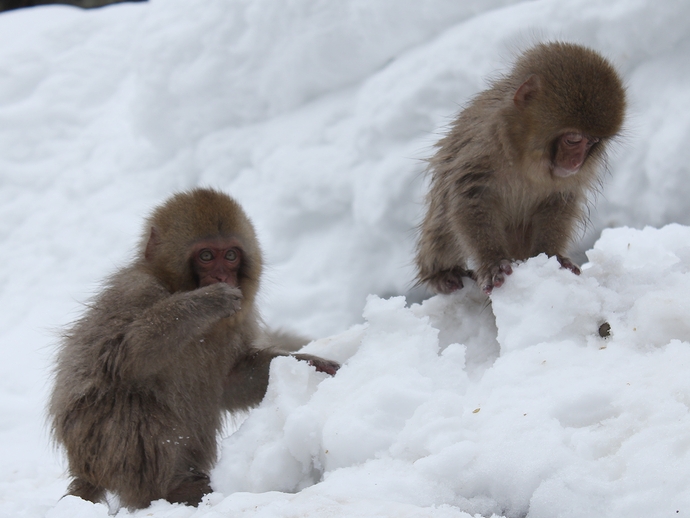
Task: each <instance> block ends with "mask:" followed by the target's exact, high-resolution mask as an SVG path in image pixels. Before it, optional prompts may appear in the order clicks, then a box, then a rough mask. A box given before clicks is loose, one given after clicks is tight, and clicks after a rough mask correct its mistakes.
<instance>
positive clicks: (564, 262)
mask: <svg viewBox="0 0 690 518" xmlns="http://www.w3.org/2000/svg"><path fill="white" fill-rule="evenodd" d="M556 259H558V262H559V263H561V268H567V269H568V270H570V271H571V272H573V273H574V274H575V275H580V267H579V266H578V265H576V264H575V263H574V262H572V261H571V260H570V259H569V258H568V257H566V256H564V255H556Z"/></svg>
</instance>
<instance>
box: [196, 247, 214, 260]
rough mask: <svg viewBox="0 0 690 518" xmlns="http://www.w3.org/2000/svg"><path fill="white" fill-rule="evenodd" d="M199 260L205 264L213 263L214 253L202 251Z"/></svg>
mask: <svg viewBox="0 0 690 518" xmlns="http://www.w3.org/2000/svg"><path fill="white" fill-rule="evenodd" d="M199 259H201V260H202V261H204V262H208V261H213V252H211V251H210V250H202V251H201V252H199Z"/></svg>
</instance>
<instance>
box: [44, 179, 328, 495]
mask: <svg viewBox="0 0 690 518" xmlns="http://www.w3.org/2000/svg"><path fill="white" fill-rule="evenodd" d="M218 236H221V237H224V238H229V239H233V240H237V241H239V243H241V250H242V258H243V259H242V264H241V267H240V270H239V274H238V278H237V280H238V284H239V286H238V287H231V286H229V285H227V284H224V283H216V284H212V285H210V286H206V287H202V288H197V285H196V281H195V279H194V274H193V269H192V267H191V265H190V252H189V251H190V248H191V246H192V245H193V243H195V242H197V241H198V240H199V239H207V238H214V237H218ZM261 268H262V262H261V251H260V249H259V245H258V242H257V240H256V235H255V232H254V229H253V227H252V224H251V223H250V221H249V219H248V218H247V216H246V215H245V214H244V212H243V211H242V209H241V207H240V206H239V205H238V204H237V203H236V202H235V201H234V200H232V199H231V198H230V197H228V196H226V195H225V194H222V193H220V192H218V191H214V190H210V189H195V190H192V191H190V192H186V193H181V194H177V195H175V196H173V197H172V198H171V199H170V200H168V201H167V202H166V203H165V204H163V205H162V206H161V207H159V208H158V209H156V210H155V211H154V212H153V214H152V216H151V217H150V218H149V219H148V221H147V223H146V225H145V229H144V237H143V239H142V244H141V246H140V250H139V254H138V257H137V258H136V259H135V260H134V262H133V263H132V264H131V265H129V266H127V267H125V268H123V269H121V270H120V271H118V272H117V273H115V275H113V276H112V277H111V278H110V279H108V281H107V282H106V285H105V288H104V289H103V291H102V292H101V294H100V295H98V296H97V297H96V298H95V300H94V301H93V302H92V304H91V305H90V306H89V308H88V310H87V311H86V312H85V314H84V316H83V317H82V318H81V319H80V320H78V321H77V322H76V323H75V324H74V325H73V326H72V327H71V328H70V329H69V330H68V331H67V332H66V333H65V335H64V338H63V340H62V345H61V349H60V351H59V354H58V359H57V369H56V376H55V386H54V390H53V394H52V397H51V400H50V404H49V414H50V417H51V419H52V429H53V434H54V437H55V440H56V441H57V442H58V443H59V444H61V445H62V446H64V448H65V450H66V453H67V458H68V461H69V473H70V475H71V476H72V477H74V480H73V481H72V483H71V485H70V487H69V494H72V495H76V496H80V497H82V498H85V499H87V500H91V501H94V502H96V501H99V500H102V499H103V497H104V493H105V491H106V490H108V491H112V492H114V493H116V494H117V495H119V497H120V500H121V503H122V504H123V505H124V506H126V507H129V508H143V507H146V506H148V505H149V503H150V502H151V501H152V500H156V499H160V498H165V499H167V500H169V501H171V502H184V503H188V504H192V505H196V504H198V503H199V501H200V500H201V497H202V496H203V495H204V494H206V493H208V492H210V491H211V488H210V485H209V477H208V472H209V470H210V469H211V467H212V466H213V464H214V463H215V461H216V455H217V445H216V439H217V434H218V432H219V431H220V429H221V426H222V421H223V415H224V411H225V410H229V411H235V410H243V409H247V408H249V407H251V406H253V405H256V404H257V403H259V402H260V401H261V399H262V398H263V396H264V394H265V392H266V386H267V384H268V369H269V364H270V361H271V360H272V359H273V358H274V357H276V356H278V355H284V354H286V353H285V352H283V351H279V350H277V349H274V348H266V347H265V344H255V340H256V339H257V338H258V337H259V336H260V335H262V334H263V331H262V330H261V329H260V326H259V319H258V316H257V311H256V309H255V298H256V293H257V290H258V288H259V279H260V276H261ZM276 342H277V340H273V342H272V345H276ZM297 357H298V358H299V359H302V360H306V361H309V362H310V363H312V364H313V365H315V366H316V367H317V369H319V370H322V371H326V372H330V373H334V372H335V370H336V369H337V367H338V366H337V364H335V363H333V362H329V361H327V360H322V359H320V358H315V357H311V356H307V355H297Z"/></svg>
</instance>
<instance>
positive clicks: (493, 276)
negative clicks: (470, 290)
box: [478, 259, 513, 295]
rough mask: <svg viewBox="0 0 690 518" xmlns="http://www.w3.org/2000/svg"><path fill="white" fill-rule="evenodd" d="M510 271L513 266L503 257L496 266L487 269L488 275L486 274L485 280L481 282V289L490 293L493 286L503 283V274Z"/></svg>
mask: <svg viewBox="0 0 690 518" xmlns="http://www.w3.org/2000/svg"><path fill="white" fill-rule="evenodd" d="M511 273H513V267H512V266H511V265H510V261H508V260H507V259H503V260H502V261H500V262H499V263H498V264H497V265H496V266H493V267H491V268H490V269H489V275H488V276H486V277H487V279H486V281H485V282H483V283H482V291H483V292H484V293H486V294H487V295H490V294H491V292H492V291H493V289H494V288H500V287H501V286H503V283H504V282H505V281H506V277H505V276H506V275H510V274H511ZM478 277H479V275H478Z"/></svg>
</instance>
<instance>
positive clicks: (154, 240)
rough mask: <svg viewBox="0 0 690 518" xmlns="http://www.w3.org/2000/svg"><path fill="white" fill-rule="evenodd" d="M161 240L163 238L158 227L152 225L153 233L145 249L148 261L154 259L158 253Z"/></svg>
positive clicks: (145, 256) (145, 257)
mask: <svg viewBox="0 0 690 518" xmlns="http://www.w3.org/2000/svg"><path fill="white" fill-rule="evenodd" d="M160 242H161V239H160V236H159V234H158V231H157V230H156V227H151V234H150V235H149V240H148V242H147V243H146V250H145V251H144V259H146V260H147V261H148V262H151V261H153V257H154V255H155V254H156V248H157V247H158V245H159V244H160Z"/></svg>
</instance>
